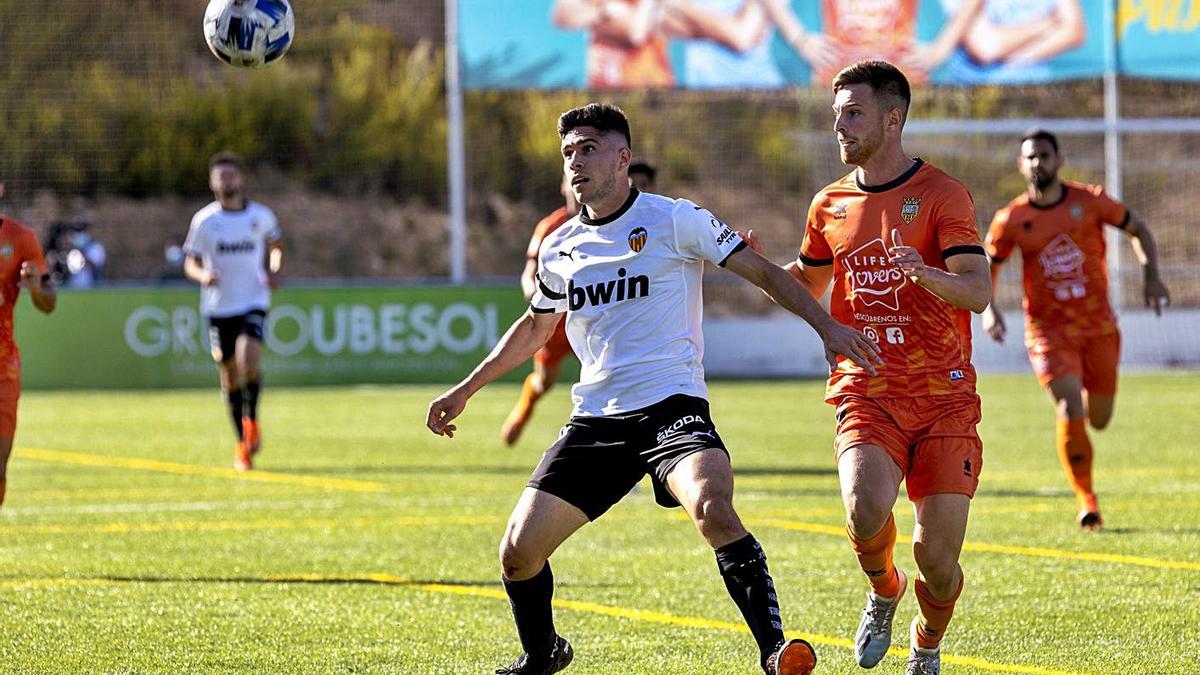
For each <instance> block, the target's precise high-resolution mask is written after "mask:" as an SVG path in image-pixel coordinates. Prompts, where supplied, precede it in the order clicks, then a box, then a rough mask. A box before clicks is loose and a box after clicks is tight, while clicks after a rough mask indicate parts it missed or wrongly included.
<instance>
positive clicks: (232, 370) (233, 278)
mask: <svg viewBox="0 0 1200 675" xmlns="http://www.w3.org/2000/svg"><path fill="white" fill-rule="evenodd" d="M208 181H209V187H210V188H212V191H213V196H214V197H215V198H216V201H214V202H213V203H211V204H209V205H208V206H205V207H204V208H202V209H200V210H199V211H197V212H196V215H195V216H193V217H192V225H191V228H190V229H189V230H188V235H187V241H186V242H185V243H184V245H183V248H184V252H185V253H186V254H187V259H186V260H185V261H184V265H183V271H184V274H186V275H187V277H188V278H189V279H191V280H192V281H195V282H197V283H199V284H200V286H201V289H200V313H201V314H202V315H203V316H204V317H205V319H207V320H208V326H209V332H208V335H209V342H210V343H211V345H212V355H213V360H215V361H216V362H217V370H218V371H219V372H220V374H221V391H222V392H224V394H225V401H226V403H227V404H228V405H229V413H230V415H231V416H232V418H233V427H234V430H235V431H236V433H237V444H236V446H235V449H234V466H235V467H236V468H237V469H238V470H239V471H245V470H246V469H249V468H250V466H251V458H252V457H253V456H254V454H255V453H257V452H258V450H259V447H260V446H261V444H262V435H261V433H260V431H259V426H258V397H259V392H260V391H261V388H262V373H261V370H260V368H259V362H260V360H261V354H262V340H263V331H264V326H265V323H266V318H267V309H269V308H270V306H271V289H272V288H273V287H274V286H275V280H276V278H277V276H278V274H279V269H280V267H281V265H282V264H283V248H282V247H281V244H280V238H281V235H280V233H279V225H278V223H277V222H276V220H275V214H274V213H272V212H271V209H269V208H267V207H265V206H263V205H262V204H259V203H257V202H252V201H250V200H248V199H246V197H245V195H244V190H245V185H246V180H245V177H244V175H243V169H242V160H241V158H239V157H238V156H237V155H235V154H233V153H230V152H221V153H217V154H216V155H215V156H214V157H213V158H212V161H211V162H210V163H209V171H208Z"/></svg>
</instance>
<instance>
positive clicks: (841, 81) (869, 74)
mask: <svg viewBox="0 0 1200 675" xmlns="http://www.w3.org/2000/svg"><path fill="white" fill-rule="evenodd" d="M852 84H866V85H870V87H871V89H872V90H873V91H874V92H875V96H876V98H877V99H878V100H879V103H880V106H881V107H883V106H886V107H887V108H899V109H900V114H901V117H902V119H901V122H902V123H903V120H904V119H907V118H908V105H909V104H910V103H912V89H910V88H909V86H908V78H907V77H905V76H904V73H902V72H900V69H899V68H897V67H896V66H893V65H892V64H890V63H888V62H887V61H879V60H876V59H867V60H865V61H859V62H858V63H855V64H853V65H850V66H846V67H845V68H842V70H841V71H840V72H839V73H838V74H837V75H835V76H834V78H833V92H834V93H835V94H836V93H837V92H839V91H841V90H842V89H845V88H846V87H848V86H850V85H852Z"/></svg>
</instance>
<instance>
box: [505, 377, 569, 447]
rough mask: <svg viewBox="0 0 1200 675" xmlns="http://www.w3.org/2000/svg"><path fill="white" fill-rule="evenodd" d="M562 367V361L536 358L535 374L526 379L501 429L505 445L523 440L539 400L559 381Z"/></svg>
mask: <svg viewBox="0 0 1200 675" xmlns="http://www.w3.org/2000/svg"><path fill="white" fill-rule="evenodd" d="M561 366H562V361H561V360H555V361H553V362H547V361H542V360H541V359H538V358H534V360H533V372H532V373H530V374H529V375H527V376H526V377H525V382H524V384H522V385H521V396H520V398H519V399H517V404H516V405H515V406H513V409H512V412H510V413H509V414H508V419H506V420H504V425H503V426H502V427H500V438H501V439H503V440H504V444H505V445H512V444H513V443H516V442H517V440H518V439H520V438H521V432H523V431H524V430H525V425H526V424H528V423H529V418H530V417H532V416H533V409H534V407H536V406H537V402H538V400H539V399H541V398H542V397H543V396H545V395H546V392H548V391H550V389H551V387H553V386H554V383H555V382H556V381H557V380H558V370H559V368H560V367H561Z"/></svg>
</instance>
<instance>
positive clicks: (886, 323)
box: [800, 160, 984, 402]
mask: <svg viewBox="0 0 1200 675" xmlns="http://www.w3.org/2000/svg"><path fill="white" fill-rule="evenodd" d="M893 230H898V231H899V232H900V235H901V236H902V237H903V240H904V245H906V246H912V247H913V248H915V249H917V250H918V251H919V252H920V253H921V257H922V258H924V260H925V264H926V265H928V266H930V267H937V268H939V269H943V270H944V269H946V258H949V257H951V256H955V255H961V254H974V255H983V254H984V250H983V246H982V245H981V243H980V241H979V234H978V232H976V230H975V204H974V202H973V201H972V199H971V194H970V193H969V192H967V189H966V188H965V187H963V185H962V183H959V182H958V181H957V180H955V179H954V178H951V177H950V176H949V175H948V174H946V173H945V172H943V171H941V170H940V169H938V168H936V167H934V166H932V165H930V164H926V163H924V162H922V161H921V160H917V163H916V165H915V166H913V168H911V169H909V170H908V171H907V172H905V173H904V175H902V176H900V177H899V178H897V179H896V180H894V181H892V182H890V183H887V184H885V185H879V186H862V185H859V183H858V181H857V179H856V178H855V174H853V173H851V174H850V175H848V176H846V177H845V178H842V179H841V180H839V181H837V182H835V183H832V184H830V185H829V186H827V187H826V188H825V189H823V190H821V191H820V192H818V193H817V195H816V197H814V198H813V201H812V206H811V207H809V211H808V225H807V228H806V229H805V232H804V243H803V244H801V247H800V262H802V263H803V264H804V265H805V266H807V267H819V266H824V265H833V293H832V296H831V300H830V303H831V307H830V309H831V313H832V314H833V317H834V318H835V319H837V320H838V321H840V322H842V323H844V324H846V325H849V326H853V327H855V328H857V329H859V330H861V331H863V332H864V333H866V334H867V335H868V336H870V337H871V339H873V340H875V342H876V343H878V344H879V346H880V347H881V351H882V356H883V360H884V364H883V366H877V367H876V369H877V370H878V372H879V374H878V376H875V377H872V376H871V375H869V374H867V373H866V371H864V370H863V369H862V368H860V367H859V366H857V365H855V364H854V363H853V362H852V361H850V360H849V359H844V358H843V359H839V361H838V367H837V370H836V371H835V372H834V373H833V374H831V375H830V376H829V386H828V388H827V390H826V400H827V401H831V402H833V401H835V400H836V399H837V398H839V397H841V396H844V395H857V396H866V397H869V398H908V397H919V396H941V395H945V394H961V393H973V392H974V391H975V371H974V369H973V368H972V366H971V318H970V312H969V311H967V310H965V309H960V308H957V307H954V306H952V305H950V304H949V303H947V302H946V301H944V300H942V299H941V298H939V297H937V296H936V295H934V294H933V293H931V292H929V291H927V290H925V289H924V288H921V287H920V286H917V285H916V284H914V283H913V282H912V281H910V280H909V279H908V278H907V277H906V276H904V274H903V273H901V271H900V269H899V268H898V267H896V266H895V265H893V264H891V263H890V262H889V261H888V258H889V254H888V251H889V249H890V248H891V242H892V231H893Z"/></svg>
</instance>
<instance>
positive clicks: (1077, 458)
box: [1058, 419, 1092, 499]
mask: <svg viewBox="0 0 1200 675" xmlns="http://www.w3.org/2000/svg"><path fill="white" fill-rule="evenodd" d="M1058 458H1059V459H1060V460H1062V465H1063V469H1065V470H1066V472H1067V478H1068V480H1070V481H1071V487H1073V488H1075V496H1076V497H1077V498H1079V499H1083V497H1084V496H1085V495H1090V494H1092V442H1091V441H1090V440H1089V439H1088V434H1087V420H1085V419H1077V420H1059V421H1058Z"/></svg>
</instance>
